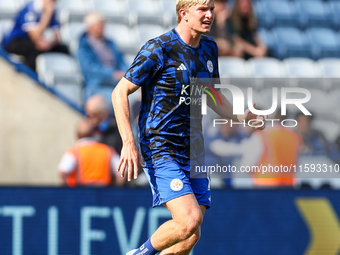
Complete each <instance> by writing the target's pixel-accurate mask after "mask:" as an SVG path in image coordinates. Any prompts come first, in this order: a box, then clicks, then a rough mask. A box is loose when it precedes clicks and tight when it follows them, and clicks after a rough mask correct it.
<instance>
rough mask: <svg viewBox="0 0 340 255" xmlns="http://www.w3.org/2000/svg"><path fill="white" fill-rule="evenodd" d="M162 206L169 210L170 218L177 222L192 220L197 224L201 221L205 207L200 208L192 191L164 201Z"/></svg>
mask: <svg viewBox="0 0 340 255" xmlns="http://www.w3.org/2000/svg"><path fill="white" fill-rule="evenodd" d="M164 206H165V207H166V208H167V209H168V210H169V211H170V212H171V215H172V218H173V219H174V220H176V221H178V222H186V221H188V220H192V221H195V222H197V223H198V224H199V225H200V224H201V223H202V220H203V215H204V212H205V209H203V210H202V208H201V206H200V205H199V204H198V203H197V200H196V197H195V195H194V194H192V193H191V194H186V195H183V196H180V197H177V198H174V199H172V200H170V201H168V202H166V203H164ZM202 207H205V206H202Z"/></svg>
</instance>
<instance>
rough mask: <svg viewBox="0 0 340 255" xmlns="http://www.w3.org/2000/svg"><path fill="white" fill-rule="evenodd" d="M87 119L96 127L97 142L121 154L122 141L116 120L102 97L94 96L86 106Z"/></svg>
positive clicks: (95, 136)
mask: <svg viewBox="0 0 340 255" xmlns="http://www.w3.org/2000/svg"><path fill="white" fill-rule="evenodd" d="M85 111H86V115H87V118H88V119H89V120H90V122H91V123H92V124H93V126H94V127H95V130H94V138H95V139H96V141H97V142H100V143H104V144H106V145H109V146H111V147H113V148H115V150H116V151H117V153H118V154H120V151H121V150H122V144H123V143H122V139H121V137H120V135H119V131H118V127H117V122H116V119H115V117H114V116H113V115H111V114H110V109H109V106H108V103H107V101H106V99H105V98H104V97H103V96H102V95H99V94H97V95H93V96H92V97H90V98H89V99H88V100H87V101H86V104H85Z"/></svg>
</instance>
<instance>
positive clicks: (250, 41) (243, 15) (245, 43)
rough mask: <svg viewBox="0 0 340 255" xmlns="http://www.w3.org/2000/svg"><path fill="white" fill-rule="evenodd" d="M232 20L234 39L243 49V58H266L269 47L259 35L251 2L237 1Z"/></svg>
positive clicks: (247, 0)
mask: <svg viewBox="0 0 340 255" xmlns="http://www.w3.org/2000/svg"><path fill="white" fill-rule="evenodd" d="M230 19H231V22H232V26H233V29H235V31H236V34H235V35H234V36H233V39H234V41H235V43H236V44H238V45H239V47H241V48H242V54H241V55H242V57H243V58H244V59H249V58H251V57H265V56H266V55H267V47H266V45H265V44H264V43H263V42H262V41H261V39H260V37H259V35H258V33H257V21H256V17H255V14H254V10H253V7H252V4H251V0H237V1H236V2H235V6H234V9H233V11H232V13H231V16H230Z"/></svg>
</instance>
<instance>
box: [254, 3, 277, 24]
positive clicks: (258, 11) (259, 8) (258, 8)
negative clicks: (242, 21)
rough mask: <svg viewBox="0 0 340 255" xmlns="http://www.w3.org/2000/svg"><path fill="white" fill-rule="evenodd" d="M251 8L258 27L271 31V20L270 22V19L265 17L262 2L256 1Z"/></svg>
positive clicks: (265, 13)
mask: <svg viewBox="0 0 340 255" xmlns="http://www.w3.org/2000/svg"><path fill="white" fill-rule="evenodd" d="M253 6H254V11H255V15H256V19H257V22H258V26H259V27H263V28H266V29H271V26H272V24H271V20H270V17H268V15H267V12H266V10H265V7H264V4H263V2H262V1H257V2H255V3H254V4H253Z"/></svg>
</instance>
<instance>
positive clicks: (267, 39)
mask: <svg viewBox="0 0 340 255" xmlns="http://www.w3.org/2000/svg"><path fill="white" fill-rule="evenodd" d="M257 33H258V35H259V36H260V38H261V40H262V41H263V43H264V44H265V45H266V46H267V48H268V49H269V50H270V51H271V50H272V49H273V47H274V38H273V34H272V32H271V31H269V30H267V29H265V28H260V29H259V30H258V31H257Z"/></svg>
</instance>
